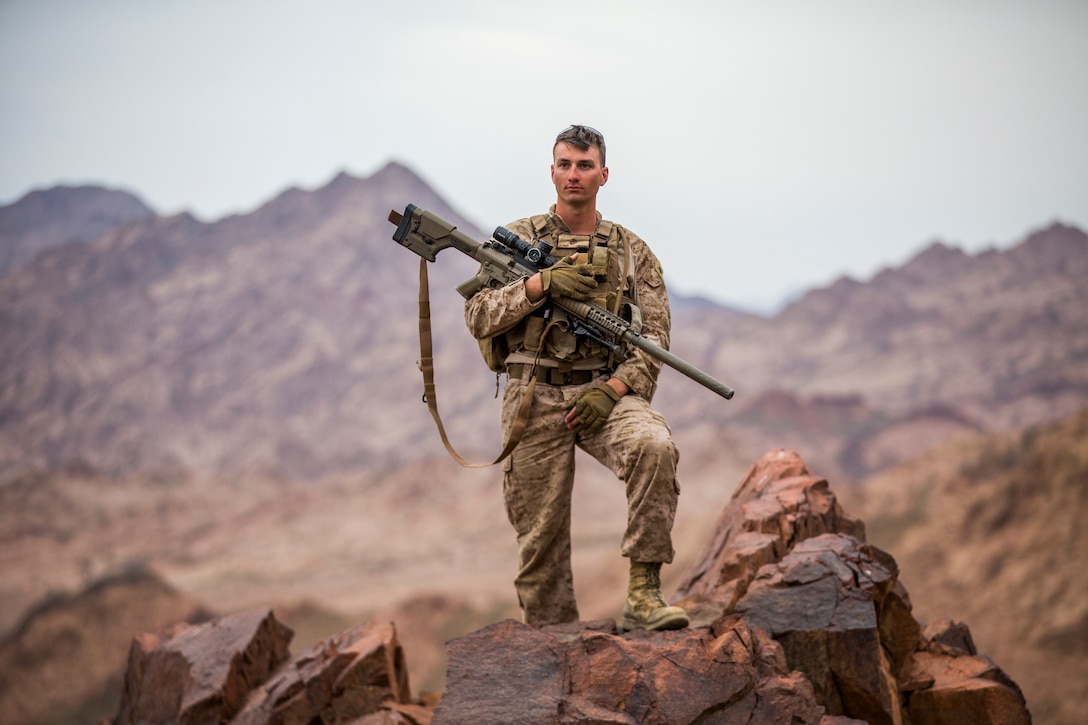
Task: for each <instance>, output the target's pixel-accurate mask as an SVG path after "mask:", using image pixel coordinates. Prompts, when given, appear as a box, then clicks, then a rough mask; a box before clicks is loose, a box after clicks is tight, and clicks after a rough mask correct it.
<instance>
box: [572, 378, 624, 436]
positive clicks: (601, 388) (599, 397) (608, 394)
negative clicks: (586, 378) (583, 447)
mask: <svg viewBox="0 0 1088 725" xmlns="http://www.w3.org/2000/svg"><path fill="white" fill-rule="evenodd" d="M619 400H620V394H619V393H617V392H616V391H615V390H614V389H613V388H612V386H611V385H609V384H608V383H601V384H600V385H598V386H597V387H595V388H590V389H589V390H587V391H586V392H584V393H582V394H581V395H579V396H578V397H577V398H576V399H575V401H574V407H573V408H571V411H570V412H569V413H567V417H566V419H565V420H566V423H567V428H570V429H571V430H576V431H578V432H579V433H581V434H582V435H587V436H588V435H593V434H594V433H596V432H597V431H599V430H600V429H601V427H602V426H604V422H605V420H607V419H608V416H609V414H611V413H612V409H613V408H614V407H616V403H618V402H619Z"/></svg>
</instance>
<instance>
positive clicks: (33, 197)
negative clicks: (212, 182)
mask: <svg viewBox="0 0 1088 725" xmlns="http://www.w3.org/2000/svg"><path fill="white" fill-rule="evenodd" d="M154 215H155V212H154V211H152V210H151V208H150V207H148V206H147V204H145V203H144V202H143V201H141V200H140V199H139V198H138V197H136V196H134V195H132V194H129V193H128V192H124V191H115V190H111V189H103V188H101V187H97V186H74V187H73V186H58V187H54V188H52V189H48V190H38V191H32V192H30V193H29V194H27V195H26V196H24V197H23V198H21V199H19V200H18V201H16V202H15V203H14V204H11V205H9V206H5V207H0V275H2V274H7V273H8V272H11V271H12V270H14V269H17V268H19V267H21V266H23V265H24V264H26V263H27V262H29V261H30V260H32V259H33V258H34V257H35V256H37V255H38V254H39V253H41V252H44V251H46V250H48V249H52V248H53V247H57V246H60V245H62V244H65V243H67V242H87V241H90V240H92V239H96V238H98V237H99V236H101V235H103V234H105V233H106V232H107V231H109V230H111V229H114V228H115V227H118V226H120V225H121V224H122V223H124V222H126V221H130V220H133V219H146V218H148V217H152V216H154Z"/></svg>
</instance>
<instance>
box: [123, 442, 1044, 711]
mask: <svg viewBox="0 0 1088 725" xmlns="http://www.w3.org/2000/svg"><path fill="white" fill-rule="evenodd" d="M672 601H673V602H675V603H679V604H682V605H683V606H685V607H686V608H688V610H689V612H690V613H691V614H692V626H691V627H689V628H688V629H685V630H679V631H674V632H658V633H646V632H628V633H624V632H621V631H619V630H618V629H617V627H616V623H615V622H613V621H611V620H604V621H597V622H588V623H587V622H581V623H573V624H571V625H562V626H556V627H547V628H544V629H543V630H537V629H534V628H531V627H529V626H527V625H524V624H521V623H519V622H516V621H514V620H505V621H502V622H498V623H496V624H493V625H490V626H488V627H485V628H484V629H481V630H478V631H476V632H473V633H471V634H468V635H466V636H464V637H460V638H457V639H454V640H452V641H451V642H449V643H448V645H447V647H448V653H449V665H448V671H447V677H446V691H445V693H444V694H443V696H442V699H441V701H440V702H439V703H438V704H437V706H436V707H434V708H433V709H431V708H430V707H426V706H424V705H423V704H422V703H415V704H413V703H412V702H411V700H410V694H409V684H408V678H407V674H406V668H405V665H404V655H403V653H402V652H401V648H400V646H399V645H398V644H397V641H396V635H395V632H394V629H393V626H392V625H384V626H379V625H374V624H370V625H365V626H362V627H358V628H355V629H352V630H348V631H347V632H344V633H342V634H340V635H337V636H336V637H333V638H331V639H329V640H326V641H325V642H323V643H319V644H318V645H315V646H314V647H313V648H311V649H310V650H308V651H307V652H306V653H304V654H302V655H300V656H298V657H296V658H294V659H293V660H291V659H288V657H287V655H286V645H287V640H288V639H289V638H290V632H289V630H286V629H285V628H283V627H282V626H281V625H278V624H277V623H275V620H274V619H273V618H272V617H271V615H270V614H269V613H268V612H267V611H261V610H256V611H254V612H249V613H244V614H243V615H238V618H237V619H234V620H231V619H230V618H227V619H224V620H219V621H217V622H213V623H211V624H209V625H203V626H201V627H197V628H193V627H182V628H181V630H180V631H178V632H174V633H172V634H171V635H170V636H169V637H167V638H165V639H163V638H155V637H152V636H149V635H144V636H143V637H141V638H138V639H137V641H136V643H135V644H134V645H133V650H132V656H131V657H130V661H129V673H128V676H127V677H126V681H125V700H124V704H123V705H122V709H121V713H120V715H119V716H118V718H117V722H118V723H129V722H168V721H169V722H201V721H219V722H235V723H246V724H247V725H250V724H252V725H255V724H258V723H273V722H275V723H280V722H284V723H287V722H306V723H342V722H371V723H379V722H380V723H394V722H408V723H424V724H425V723H430V722H433V723H436V724H440V723H507V722H518V723H564V724H573V723H584V724H586V725H588V724H590V723H594V724H598V725H599V724H602V723H615V724H617V725H618V724H620V723H624V724H631V725H635V724H638V725H651V724H660V725H679V724H681V723H747V724H749V725H758V724H766V725H772V724H778V723H781V724H782V725H798V724H802V723H809V724H813V725H835V724H838V725H845V724H847V723H859V722H865V723H869V724H870V725H885V724H887V725H946V724H951V723H972V724H973V725H986V724H990V723H992V724H994V725H997V724H999V723H1000V724H1001V725H1020V724H1027V723H1030V722H1031V715H1030V714H1029V712H1028V709H1027V704H1026V702H1025V701H1024V697H1023V694H1022V693H1021V691H1020V688H1019V687H1018V686H1017V685H1016V683H1015V682H1013V681H1012V680H1011V679H1010V678H1009V677H1008V676H1007V675H1006V674H1005V673H1004V672H1003V671H1002V670H1001V669H1000V668H999V667H997V666H996V665H995V664H994V663H993V662H992V661H990V660H989V659H988V658H986V657H985V656H982V655H979V654H978V653H977V652H976V650H975V645H974V642H973V639H972V637H971V633H970V630H969V629H968V627H967V625H966V624H964V623H962V622H953V621H951V620H943V621H939V622H935V623H933V624H932V625H930V626H928V627H925V626H923V625H922V624H921V623H919V622H918V621H916V620H915V619H914V617H913V615H912V614H911V602H910V597H909V596H908V594H907V590H906V588H905V587H904V585H903V583H902V582H900V581H899V570H898V567H897V566H896V563H895V560H894V559H893V558H892V557H891V555H889V554H888V553H886V552H884V551H882V550H880V549H878V548H876V547H873V546H871V545H868V544H866V543H865V532H864V526H863V525H862V524H861V522H860V521H858V520H857V519H855V518H853V517H851V516H849V515H847V514H846V513H845V512H844V511H843V510H842V507H841V505H840V504H839V502H838V501H837V499H836V498H835V496H834V495H833V494H832V493H831V491H830V489H829V487H828V484H827V481H826V480H824V479H821V478H819V477H817V476H814V475H812V474H811V473H810V472H809V470H808V469H807V467H806V466H805V464H804V462H803V461H802V460H801V458H800V457H799V456H798V455H797V454H795V453H791V452H788V451H784V450H777V451H773V452H771V453H769V454H767V455H766V456H764V457H763V458H762V459H761V460H759V461H758V462H757V463H756V464H755V465H754V466H753V467H752V469H751V470H750V471H749V473H748V475H747V477H746V478H745V480H744V481H743V482H742V483H741V485H740V487H739V488H738V489H737V491H736V493H735V494H734V496H733V499H732V501H731V502H730V503H729V505H728V506H727V507H726V508H725V510H724V511H723V512H722V514H721V516H720V517H719V520H718V527H717V529H716V531H715V533H714V535H713V536H712V537H711V539H710V540H709V541H708V542H707V544H706V546H705V548H704V549H703V551H702V552H701V555H700V556H699V557H698V559H697V560H696V563H695V564H694V565H693V566H692V568H691V570H690V571H689V572H688V573H687V575H686V576H685V577H684V579H683V580H682V581H681V583H680V585H679V587H678V590H677V592H676V594H675V595H674V597H672ZM247 693H248V694H247Z"/></svg>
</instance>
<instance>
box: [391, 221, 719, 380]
mask: <svg viewBox="0 0 1088 725" xmlns="http://www.w3.org/2000/svg"><path fill="white" fill-rule="evenodd" d="M389 221H390V222H391V223H393V224H396V225H397V231H396V232H394V233H393V239H394V241H396V242H397V243H399V244H400V245H401V246H404V247H407V248H408V249H410V250H411V251H413V252H415V253H416V254H418V255H419V256H420V257H422V258H423V259H425V260H426V261H428V262H434V261H435V258H436V256H437V255H438V253H439V252H440V251H442V250H443V249H446V248H447V247H453V248H454V249H457V250H458V251H460V252H462V253H463V254H467V255H468V256H470V257H472V258H473V259H475V260H476V261H477V262H479V263H480V271H479V272H478V273H477V274H476V276H475V277H472V278H471V279H469V280H467V281H465V282H463V283H461V284H460V285H458V286H457V291H458V292H460V293H461V295H462V296H463V297H464V298H465V299H468V298H470V297H472V296H473V295H474V294H476V293H477V292H479V291H480V290H481V289H483V288H484V287H491V288H499V287H504V286H506V285H508V284H510V283H511V282H516V281H517V280H519V279H523V278H525V277H529V276H532V275H533V274H536V273H537V272H538V271H540V270H542V269H546V268H548V267H550V266H552V265H553V264H555V263H556V262H557V261H558V260H556V259H555V258H554V257H552V256H551V255H550V254H549V252H551V245H550V244H548V243H547V242H545V241H541V242H539V244H538V246H533V245H532V244H530V243H528V242H526V241H525V240H524V239H522V238H521V237H519V236H518V235H517V234H514V233H513V232H511V231H510V230H508V229H506V228H504V227H496V228H495V231H494V233H493V234H492V237H493V239H491V240H488V241H486V242H478V241H476V240H475V239H472V238H471V237H469V236H468V235H467V234H465V233H464V232H462V231H459V230H458V229H457V227H456V226H454V225H453V224H451V223H449V222H448V221H445V220H444V219H442V218H441V217H439V216H438V215H436V214H433V213H431V212H429V211H425V210H423V209H420V208H419V207H417V206H415V205H414V204H409V205H408V206H407V207H405V209H404V213H403V214H401V213H400V212H398V211H396V210H393V211H390V212H389ZM424 269H425V267H424ZM421 271H422V270H421ZM551 302H552V304H554V305H555V306H556V307H558V308H560V309H562V310H563V311H565V312H566V313H567V315H568V316H569V317H570V319H571V320H572V322H573V330H572V331H573V332H574V333H575V334H579V335H586V336H587V337H589V338H590V339H592V340H594V341H596V342H599V343H601V344H603V345H605V346H606V347H608V348H609V349H611V350H617V349H618V348H619V347H620V346H621V345H631V346H634V347H637V348H639V349H640V350H643V351H644V352H646V353H647V354H649V355H650V356H652V357H654V358H656V359H657V360H659V361H661V362H662V363H664V364H665V365H668V366H669V367H671V368H672V369H673V370H676V371H677V372H679V373H681V374H683V375H685V376H687V377H688V378H690V379H692V380H694V381H695V382H697V383H699V384H700V385H702V386H703V387H705V388H707V389H708V390H712V391H714V392H715V393H717V394H718V395H720V396H722V397H723V398H725V399H726V400H729V399H730V398H732V397H733V392H734V391H733V389H732V388H730V387H729V386H728V385H726V384H725V383H723V382H721V381H720V380H716V379H715V378H713V377H711V376H710V375H708V374H707V373H705V372H703V371H702V370H700V369H699V368H697V367H695V366H694V365H692V364H691V363H689V362H686V361H685V360H683V359H681V358H679V357H677V356H676V355H673V354H672V353H671V352H669V351H668V350H666V349H664V348H663V347H661V346H660V345H658V344H656V343H655V342H653V341H652V340H649V339H647V338H646V337H643V336H642V335H641V334H639V332H638V331H637V330H635V329H633V328H632V327H631V323H629V322H627V321H626V320H624V319H623V318H622V317H618V316H617V315H614V314H612V313H611V312H609V311H608V310H606V309H604V308H602V307H599V306H597V305H594V304H590V303H588V302H581V301H579V300H574V299H571V298H569V297H552V298H551Z"/></svg>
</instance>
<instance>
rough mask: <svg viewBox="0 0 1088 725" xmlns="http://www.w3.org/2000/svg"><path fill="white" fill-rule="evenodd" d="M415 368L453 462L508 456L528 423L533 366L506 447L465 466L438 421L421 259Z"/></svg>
mask: <svg viewBox="0 0 1088 725" xmlns="http://www.w3.org/2000/svg"><path fill="white" fill-rule="evenodd" d="M419 369H420V371H422V373H423V400H424V401H425V402H426V403H427V410H429V411H430V412H431V417H432V418H434V423H435V425H436V426H438V435H439V436H441V438H442V445H444V446H445V447H446V450H447V451H448V452H449V454H450V455H451V456H452V457H453V459H454V460H455V461H457V462H458V463H460V464H461V465H462V466H464V467H465V468H487V467H488V466H494V465H495V464H496V463H498V462H500V461H501V460H502V459H504V458H506V457H507V456H508V455H510V451H512V450H514V447H515V446H516V445H517V444H518V441H520V440H521V435H522V433H524V432H525V426H526V425H527V424H528V423H529V409H530V408H532V406H533V390H535V389H536V366H535V365H534V366H533V372H532V376H531V377H530V379H529V384H528V386H527V387H526V388H525V395H524V396H523V397H522V399H521V406H520V407H519V408H518V415H517V418H516V419H515V421H514V427H513V429H512V430H511V431H510V439H509V440H507V441H506V445H505V446H503V449H502V452H501V453H499V455H498V457H496V458H495V460H493V461H491V462H490V463H469V462H468V461H466V460H465V459H464V458H462V457H461V454H459V453H458V452H457V451H456V450H454V448H453V445H452V444H451V443H450V439H449V436H447V435H446V428H445V426H443V425H442V418H441V417H440V416H439V415H438V399H437V395H436V393H435V384H434V343H433V340H432V339H431V301H430V284H429V283H428V281H427V260H426V259H423V258H422V257H420V259H419ZM496 385H497V383H496Z"/></svg>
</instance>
